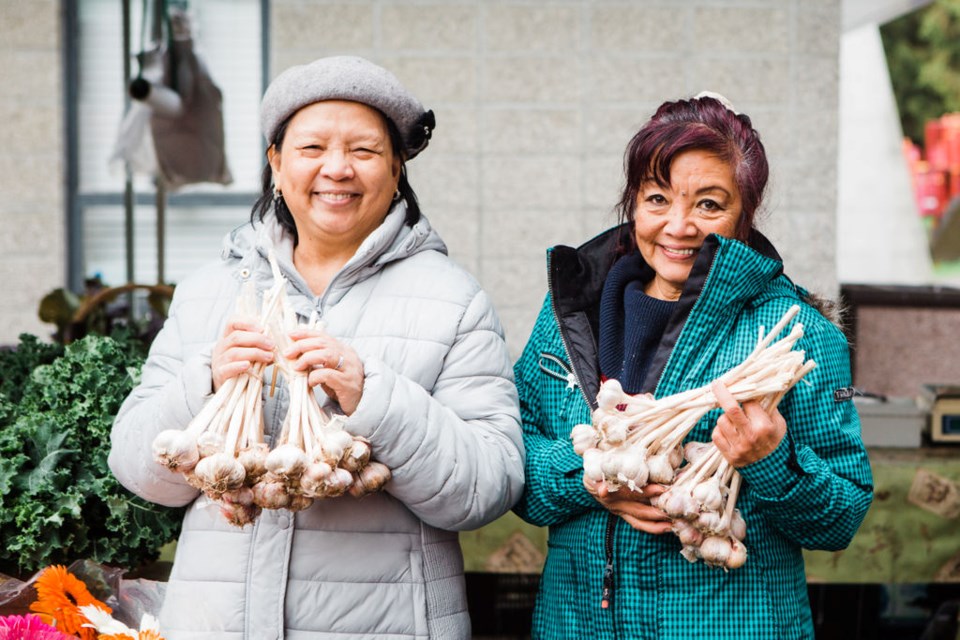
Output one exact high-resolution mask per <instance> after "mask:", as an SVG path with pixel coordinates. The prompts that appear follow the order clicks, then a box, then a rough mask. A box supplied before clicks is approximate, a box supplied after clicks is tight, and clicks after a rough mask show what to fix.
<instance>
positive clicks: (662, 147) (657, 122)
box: [617, 96, 770, 240]
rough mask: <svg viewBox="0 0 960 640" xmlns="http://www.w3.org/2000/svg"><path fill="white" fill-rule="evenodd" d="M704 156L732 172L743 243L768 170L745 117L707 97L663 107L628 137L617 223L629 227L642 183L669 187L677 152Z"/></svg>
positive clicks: (765, 156) (737, 235)
mask: <svg viewBox="0 0 960 640" xmlns="http://www.w3.org/2000/svg"><path fill="white" fill-rule="evenodd" d="M694 150H699V151H706V152H707V153H710V154H712V155H715V156H716V157H718V158H719V159H720V160H722V161H724V162H727V163H728V164H730V166H732V167H733V175H734V181H735V182H736V183H737V189H738V190H739V191H740V201H741V203H742V207H743V210H742V212H741V214H740V219H739V221H738V222H737V228H736V233H735V237H736V238H737V239H738V240H746V239H747V236H748V235H749V234H750V230H751V229H753V221H754V218H755V216H756V213H757V210H758V209H759V208H760V204H761V202H762V200H763V191H764V189H765V188H766V186H767V177H768V176H769V173H770V170H769V167H768V165H767V154H766V151H764V148H763V144H762V143H761V142H760V134H759V133H757V132H756V131H755V130H754V128H753V124H752V123H751V122H750V118H749V117H748V116H746V115H743V114H739V115H737V114H735V113H734V112H733V111H731V110H730V109H728V108H727V107H725V106H724V105H723V104H722V103H721V102H720V101H719V100H716V99H714V98H710V97H706V96H705V97H702V98H692V99H690V100H677V101H675V102H664V103H663V104H662V105H660V108H658V109H657V112H656V113H655V114H653V117H652V118H650V120H649V121H647V123H646V124H644V125H643V126H642V127H641V128H640V131H638V132H637V133H636V135H635V136H633V139H632V140H630V144H628V145H627V150H626V152H625V153H624V157H623V167H624V173H625V174H626V178H627V180H626V186H625V187H624V189H623V195H622V196H621V198H620V202H619V203H618V204H617V212H618V213H619V215H620V220H621V221H622V222H630V223H631V224H632V223H633V219H634V214H635V212H636V208H637V194H638V193H639V192H640V187H641V185H642V184H643V183H644V182H646V181H647V180H654V181H655V182H656V183H657V184H659V185H660V186H661V187H664V188H666V187H669V186H670V166H671V165H672V164H673V161H674V160H675V159H676V158H677V156H679V155H680V154H681V153H684V152H686V151H694Z"/></svg>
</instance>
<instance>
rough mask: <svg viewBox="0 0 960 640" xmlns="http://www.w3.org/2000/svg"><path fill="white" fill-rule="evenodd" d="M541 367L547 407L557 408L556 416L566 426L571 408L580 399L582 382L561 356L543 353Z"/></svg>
mask: <svg viewBox="0 0 960 640" xmlns="http://www.w3.org/2000/svg"><path fill="white" fill-rule="evenodd" d="M539 365H540V388H541V389H542V393H543V395H544V403H545V406H547V407H551V408H556V414H555V415H556V416H557V418H558V419H559V422H560V423H561V424H564V423H566V421H567V418H568V416H569V415H570V413H571V406H572V405H573V404H574V403H575V402H576V400H577V398H578V397H579V389H578V388H579V386H580V382H579V381H578V380H577V376H576V374H574V373H573V367H571V366H570V365H569V364H568V363H567V361H566V360H564V359H563V358H561V357H560V356H557V355H554V354H552V353H548V352H542V353H541V354H540V359H539ZM564 435H565V436H566V435H567V434H564Z"/></svg>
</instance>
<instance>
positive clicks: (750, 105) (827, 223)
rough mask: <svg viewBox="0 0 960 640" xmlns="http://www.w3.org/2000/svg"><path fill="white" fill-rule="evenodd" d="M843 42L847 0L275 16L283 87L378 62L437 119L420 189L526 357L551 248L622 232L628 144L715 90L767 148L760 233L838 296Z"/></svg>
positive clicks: (388, 4)
mask: <svg viewBox="0 0 960 640" xmlns="http://www.w3.org/2000/svg"><path fill="white" fill-rule="evenodd" d="M839 30H840V2H839V0H686V1H684V2H670V1H667V0H645V1H631V2H626V1H614V0H610V1H606V0H552V1H551V0H543V1H534V0H516V1H512V0H510V1H489V0H487V1H480V0H447V1H443V2H440V1H435V2H429V1H422V0H418V1H416V2H414V1H408V0H357V1H351V2H347V1H346V0H340V1H336V0H273V1H272V2H271V34H270V41H271V43H272V44H271V74H272V75H276V74H277V73H279V72H280V71H282V70H283V69H285V68H286V67H288V66H289V65H291V64H298V63H303V62H307V61H309V60H312V59H314V58H316V57H319V56H323V55H331V54H357V55H362V56H365V57H368V58H370V59H372V60H374V61H376V62H378V63H379V64H382V65H384V66H386V67H387V68H389V69H390V70H392V71H393V72H394V73H395V74H396V75H397V76H398V77H399V78H400V80H401V81H402V82H403V83H404V84H406V85H407V87H408V88H409V89H411V90H412V91H413V92H414V93H415V94H416V95H417V96H418V97H419V98H420V99H421V100H422V101H423V102H424V104H425V105H426V106H427V107H429V108H432V109H433V110H434V111H435V112H436V115H437V129H436V131H435V133H434V138H433V140H432V141H431V144H430V147H429V148H428V149H427V151H425V152H424V153H423V154H422V155H421V156H419V157H418V158H416V159H415V160H414V161H413V162H411V164H410V166H409V171H410V175H411V182H412V184H413V186H414V188H415V189H416V191H417V193H418V195H419V196H420V199H421V202H422V205H423V210H424V212H425V213H426V215H427V217H429V218H430V220H431V222H432V223H433V224H434V226H436V227H437V228H438V229H439V230H440V232H441V234H442V235H443V236H444V238H445V239H446V241H447V243H448V245H449V246H450V250H451V255H452V256H453V257H454V258H455V259H457V260H458V261H459V262H461V263H462V264H463V265H465V266H466V267H467V268H468V269H470V270H471V271H472V272H473V273H474V274H476V275H477V277H478V278H479V279H480V281H481V283H482V284H483V285H484V286H485V287H486V289H487V290H488V291H489V292H490V294H491V295H492V297H493V300H494V302H495V303H496V305H497V308H498V310H499V312H500V315H501V318H502V319H503V321H504V325H505V327H506V330H507V336H508V340H509V343H510V347H511V350H512V351H513V353H514V355H518V354H519V351H520V350H521V349H522V347H523V343H524V342H525V340H526V338H527V336H528V335H529V331H530V328H531V327H532V324H533V321H534V319H535V317H536V313H537V311H538V309H539V307H540V304H541V302H542V299H543V295H544V292H545V287H546V275H545V267H544V264H545V263H544V253H545V250H546V248H547V247H548V246H551V245H554V244H557V243H564V244H573V245H576V244H580V243H581V242H584V241H586V240H587V239H589V238H590V237H592V236H593V235H595V234H596V233H597V232H599V231H601V230H603V229H604V228H606V227H608V226H610V225H611V224H613V223H614V222H615V218H614V217H613V214H612V209H613V206H614V204H615V202H616V200H617V199H618V196H619V190H620V188H621V184H622V154H623V150H624V147H625V146H626V143H627V141H628V140H629V138H630V137H631V136H632V135H633V133H634V132H635V131H636V129H637V128H638V127H639V126H640V125H641V124H642V123H643V122H644V121H645V120H646V119H647V118H649V116H650V115H651V114H652V112H653V110H654V109H655V108H656V106H657V105H659V104H660V103H661V102H662V101H664V100H666V99H671V98H676V97H685V96H690V95H693V94H695V93H697V92H698V91H700V90H702V89H711V90H714V91H718V92H720V93H723V94H724V95H726V96H727V97H728V98H729V99H730V100H731V101H732V102H733V103H734V105H735V106H736V107H737V108H738V109H739V110H741V111H744V112H746V113H748V114H749V115H751V117H752V118H753V119H754V122H755V125H756V126H757V128H758V130H759V131H760V133H761V135H762V137H763V139H764V141H765V143H766V146H767V149H768V153H769V156H770V161H771V166H772V170H773V176H772V180H771V189H770V192H769V197H768V204H769V209H770V212H769V215H768V216H767V217H765V218H764V219H763V220H762V222H761V228H762V229H763V230H764V231H765V232H767V233H768V235H770V236H771V237H772V239H773V240H774V242H775V244H777V245H778V248H779V249H780V251H781V253H782V254H783V256H784V258H785V261H786V265H787V270H788V273H790V274H791V275H792V276H793V277H794V279H795V280H796V281H797V282H799V283H802V284H804V285H806V286H808V287H810V288H813V289H815V290H818V291H820V292H823V293H827V294H833V293H835V291H836V286H837V282H836V275H835V264H836V256H835V245H836V242H835V236H834V229H835V226H836V224H835V220H834V217H835V205H836V155H837V146H836V136H837V96H838V87H837V81H838V46H839V45H838V42H839Z"/></svg>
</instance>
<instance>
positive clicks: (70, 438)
mask: <svg viewBox="0 0 960 640" xmlns="http://www.w3.org/2000/svg"><path fill="white" fill-rule="evenodd" d="M21 340H22V342H21V345H20V346H19V347H18V349H17V350H16V351H14V352H12V354H16V357H14V356H13V355H11V354H3V356H4V357H7V358H14V360H13V361H14V362H15V363H17V366H18V367H19V369H17V371H18V372H20V374H21V379H20V380H13V379H12V377H11V379H10V380H8V379H7V378H6V376H5V378H4V386H3V388H2V389H0V539H2V540H3V541H4V545H3V546H2V547H0V573H7V574H14V575H16V574H18V573H19V574H24V573H30V572H34V571H37V570H39V569H41V568H43V567H44V566H46V565H48V564H51V563H63V564H69V563H70V562H71V561H73V560H77V559H91V560H95V561H97V562H101V563H103V564H109V565H114V566H120V567H125V568H135V567H137V566H140V565H142V564H144V563H145V562H148V561H150V560H153V559H155V558H156V557H157V553H158V550H159V548H160V547H161V546H162V545H164V544H165V543H167V542H169V541H171V540H173V539H175V537H176V535H177V533H178V531H179V527H180V520H181V517H182V510H180V509H168V508H165V507H161V506H158V505H154V504H150V503H147V502H145V501H143V500H141V499H140V498H137V497H135V496H133V495H132V494H130V493H129V492H128V491H127V490H126V489H124V488H123V487H121V486H120V485H119V483H118V482H117V481H116V480H115V479H114V477H113V475H112V474H111V473H110V470H109V468H108V467H107V454H108V451H109V439H110V428H111V425H112V423H113V418H114V416H115V415H116V413H117V411H118V409H119V408H120V404H121V403H122V402H123V399H124V398H125V397H126V396H127V394H128V393H129V392H130V390H131V389H132V388H133V386H134V384H135V377H136V376H137V375H138V374H139V370H140V366H141V365H142V364H143V354H142V344H141V343H135V342H134V341H133V340H132V339H131V338H130V337H129V336H127V335H118V339H114V338H110V337H105V336H99V335H89V336H87V337H85V338H83V339H82V340H79V341H77V342H74V343H72V344H70V345H69V346H67V347H66V349H65V350H64V351H63V355H62V356H60V357H59V358H56V359H53V357H51V355H53V354H56V353H57V352H56V351H53V350H51V349H55V348H57V347H53V346H47V345H41V344H40V343H38V342H37V341H36V340H35V339H31V337H24V336H21ZM21 349H23V352H22V353H21ZM54 357H55V356H54ZM31 365H33V366H32V371H31V373H30V375H29V377H27V378H26V379H25V380H24V379H23V375H22V373H23V370H24V369H28V368H30V367H31ZM8 387H9V388H8Z"/></svg>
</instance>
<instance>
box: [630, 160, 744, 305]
mask: <svg viewBox="0 0 960 640" xmlns="http://www.w3.org/2000/svg"><path fill="white" fill-rule="evenodd" d="M740 211H741V202H740V192H739V190H738V189H737V184H736V182H735V181H734V175H733V167H731V166H730V165H729V164H727V163H726V162H724V161H723V160H720V159H719V158H717V157H716V156H714V155H711V154H709V153H707V152H706V151H699V150H693V151H686V152H684V153H682V154H680V155H678V156H677V157H676V158H675V159H674V161H673V164H671V165H670V185H669V186H668V187H661V186H660V185H658V184H657V183H656V181H654V180H647V181H646V182H644V183H643V184H641V185H640V190H639V192H638V193H637V208H636V212H635V215H634V234H635V237H636V241H637V247H638V248H639V250H640V254H641V255H642V256H643V259H644V260H645V261H646V263H647V264H648V265H650V267H651V268H652V269H653V270H654V271H655V272H656V275H655V276H654V277H653V279H652V280H651V281H650V282H649V283H648V284H647V287H646V293H647V295H650V296H652V297H654V298H659V299H661V300H677V299H678V298H679V297H680V292H681V291H682V290H683V285H684V283H686V281H687V278H688V277H689V276H690V269H691V268H692V267H693V262H694V260H696V259H697V253H698V252H699V249H700V246H701V245H702V244H703V241H704V239H705V238H706V237H707V235H709V234H711V233H716V234H717V235H721V236H726V237H728V238H732V237H733V236H734V232H735V230H736V227H737V221H738V220H739V218H740Z"/></svg>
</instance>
